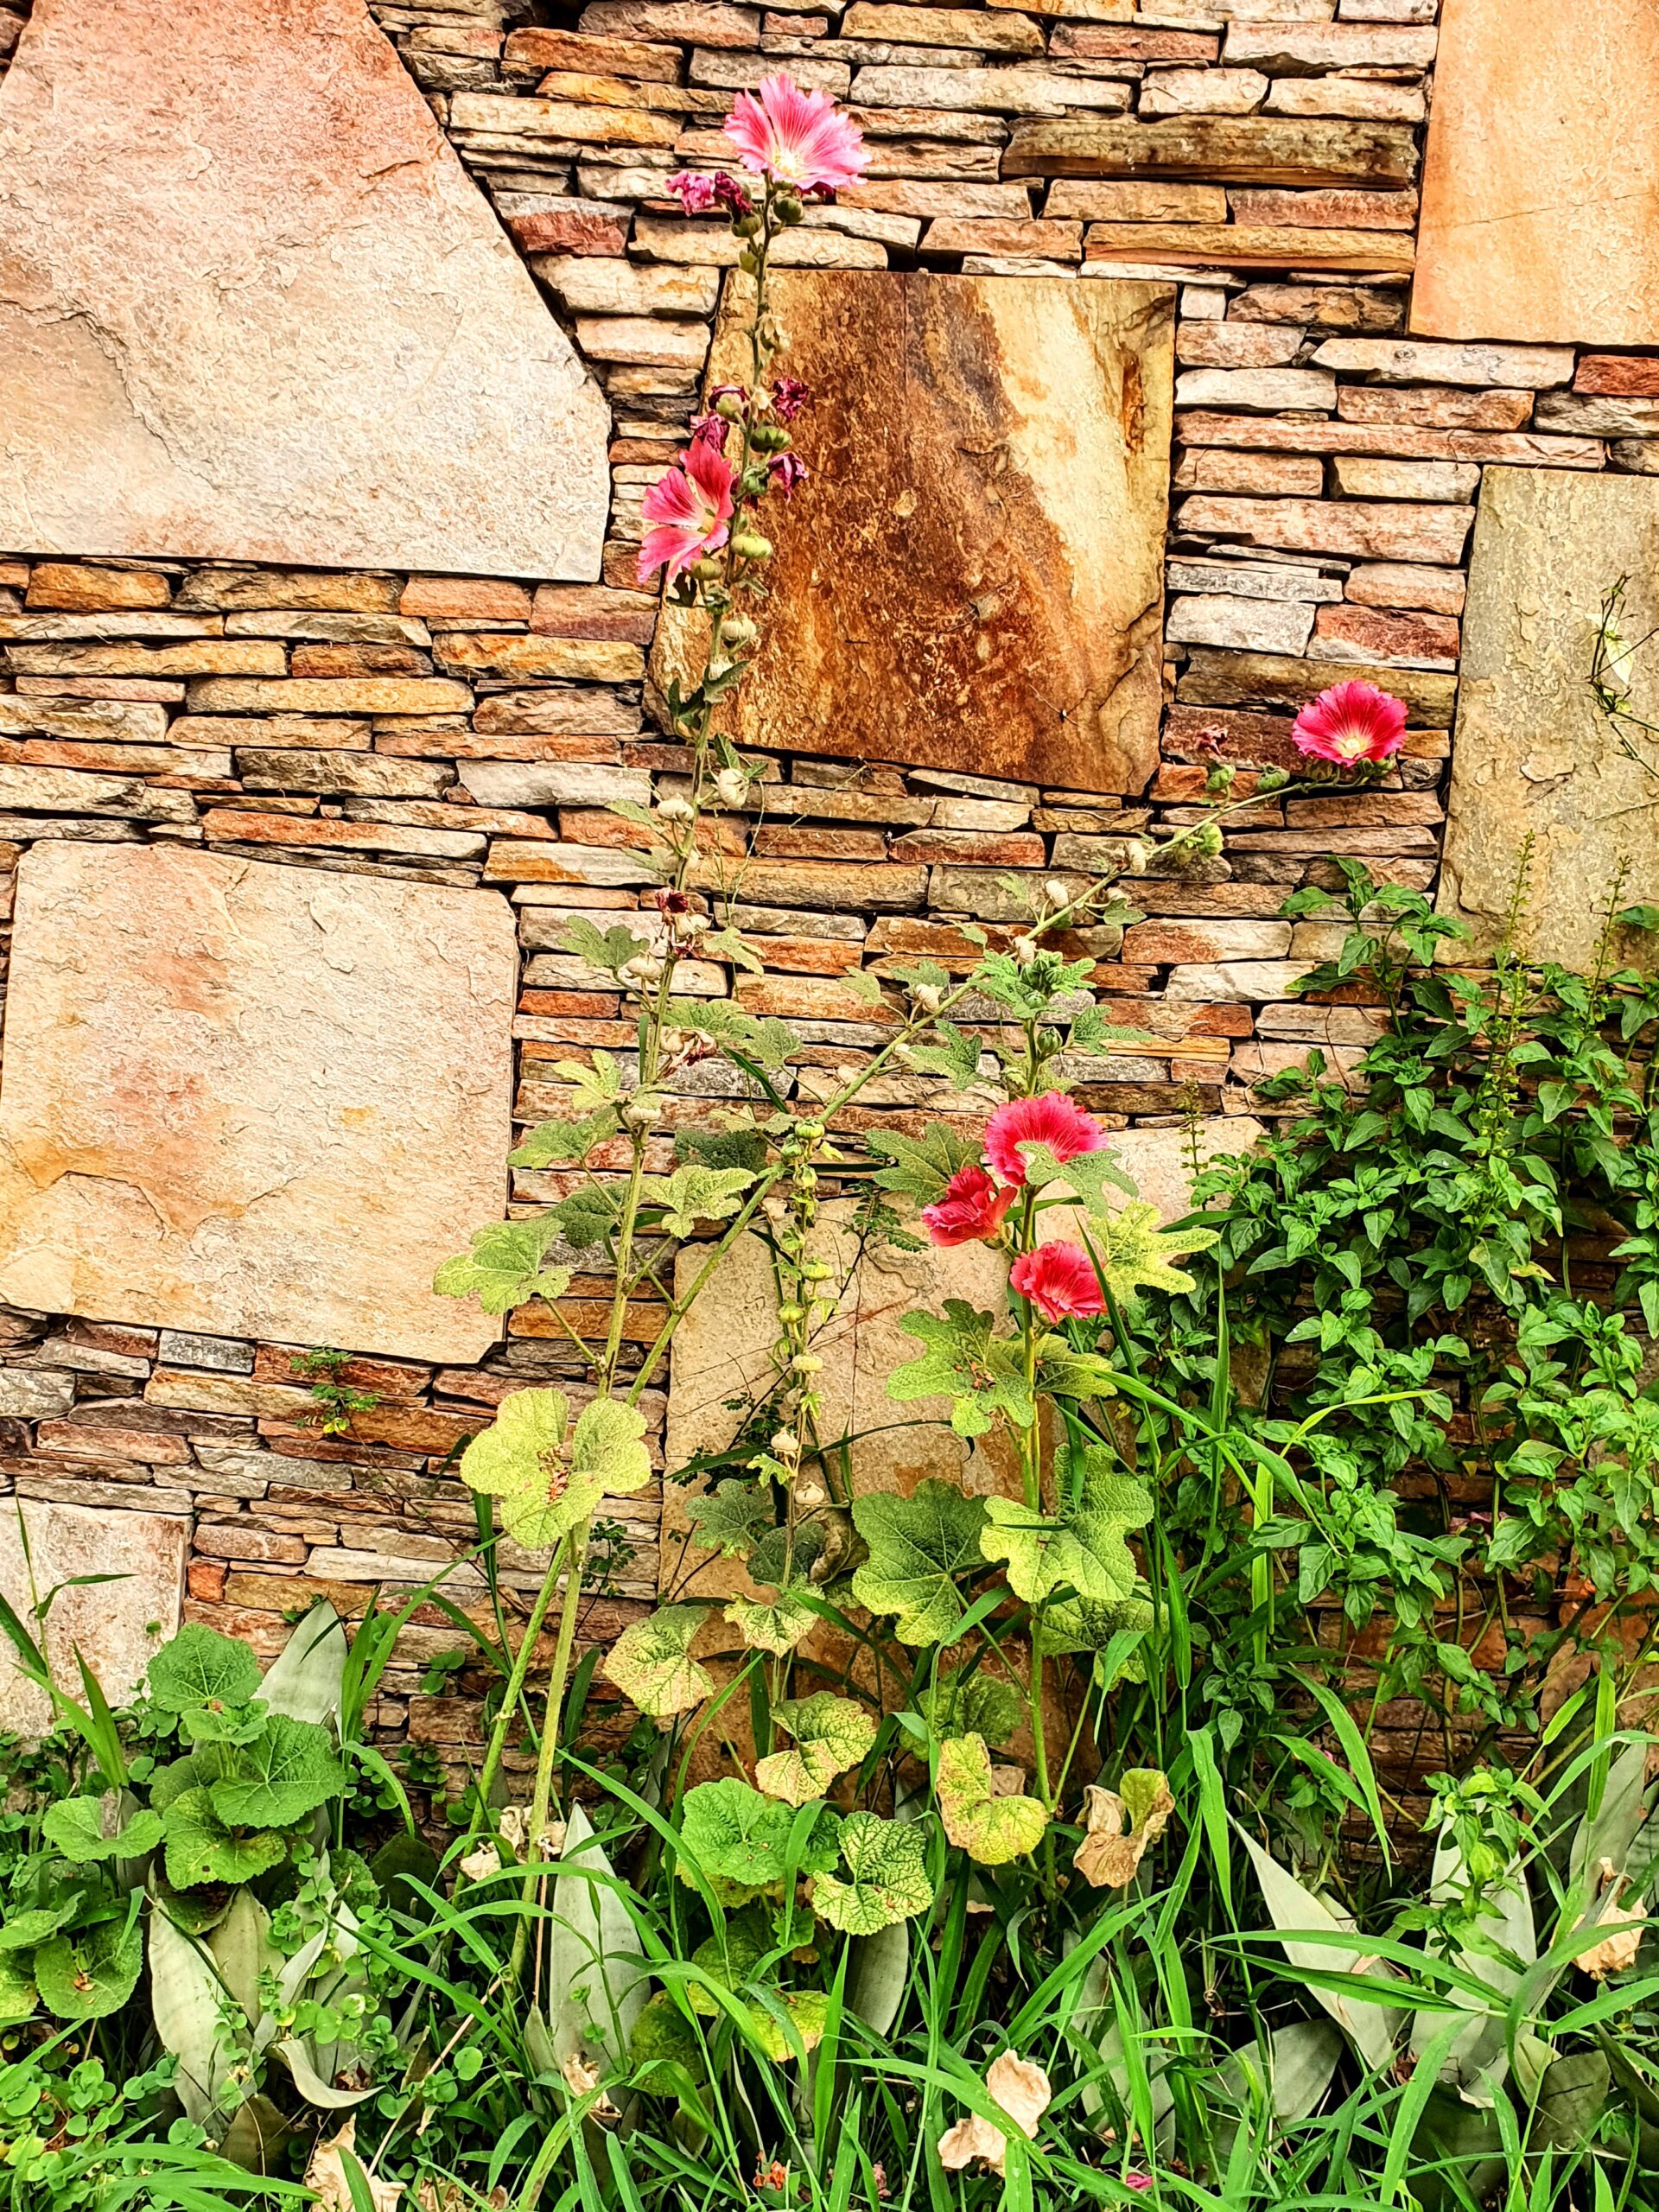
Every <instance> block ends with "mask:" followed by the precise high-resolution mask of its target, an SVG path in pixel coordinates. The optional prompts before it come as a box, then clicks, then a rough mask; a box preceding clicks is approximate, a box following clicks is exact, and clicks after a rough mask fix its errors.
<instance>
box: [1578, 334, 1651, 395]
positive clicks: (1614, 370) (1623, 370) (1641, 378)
mask: <svg viewBox="0 0 1659 2212" xmlns="http://www.w3.org/2000/svg"><path fill="white" fill-rule="evenodd" d="M1656 336H1659V333H1656ZM1573 391H1589V392H1596V393H1599V394H1604V395H1605V396H1607V397H1617V398H1624V397H1637V398H1642V399H1655V398H1659V357H1656V356H1655V355H1654V354H1651V353H1586V354H1585V356H1584V357H1583V359H1581V360H1580V363H1579V372H1578V374H1577V375H1576V376H1575V377H1574V378H1573Z"/></svg>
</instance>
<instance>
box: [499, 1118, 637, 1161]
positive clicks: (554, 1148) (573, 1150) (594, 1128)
mask: <svg viewBox="0 0 1659 2212" xmlns="http://www.w3.org/2000/svg"><path fill="white" fill-rule="evenodd" d="M621 1126H622V1117H621V1116H620V1114H619V1113H618V1112H617V1110H616V1109H615V1107H614V1106H601V1108H600V1109H598V1111H597V1112H596V1113H593V1114H584V1115H583V1116H582V1118H581V1120H580V1121H575V1122H571V1121H563V1120H554V1121H550V1122H538V1123H537V1126H536V1127H535V1128H533V1129H531V1131H530V1133H529V1134H528V1135H526V1136H525V1137H524V1141H523V1142H522V1143H520V1144H519V1145H518V1147H517V1148H516V1149H515V1150H513V1151H512V1152H510V1153H509V1154H507V1159H508V1160H509V1162H510V1163H511V1165H512V1166H514V1167H568V1166H573V1165H574V1164H575V1163H576V1162H577V1161H580V1160H586V1159H587V1157H588V1154H589V1153H590V1152H592V1151H593V1149H594V1146H595V1145H601V1144H603V1143H605V1142H606V1141H607V1139H608V1138H611V1137H613V1136H614V1135H616V1133H617V1131H618V1130H619V1129H620V1128H621Z"/></svg>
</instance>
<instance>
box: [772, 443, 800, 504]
mask: <svg viewBox="0 0 1659 2212" xmlns="http://www.w3.org/2000/svg"><path fill="white" fill-rule="evenodd" d="M769 467H770V469H771V474H772V484H773V486H774V487H775V488H776V489H777V490H778V491H779V492H781V493H783V495H784V497H785V499H788V497H789V496H790V494H791V492H793V490H794V489H795V486H797V485H798V484H804V482H805V481H806V478H807V474H808V472H807V466H806V463H805V462H804V461H803V460H802V459H801V456H800V455H799V454H798V453H775V454H773V455H772V460H771V462H770V464H769Z"/></svg>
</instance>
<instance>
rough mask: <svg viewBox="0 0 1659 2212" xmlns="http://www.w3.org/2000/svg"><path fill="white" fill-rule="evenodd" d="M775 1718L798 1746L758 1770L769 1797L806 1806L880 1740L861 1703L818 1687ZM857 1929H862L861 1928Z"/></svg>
mask: <svg viewBox="0 0 1659 2212" xmlns="http://www.w3.org/2000/svg"><path fill="white" fill-rule="evenodd" d="M772 1718H773V1719H775V1720H776V1721H777V1723H778V1726H779V1727H780V1728H781V1729H783V1731H784V1732H785V1734H786V1735H789V1736H792V1737H793V1738H794V1739H795V1746H794V1749H793V1750H792V1751H774V1752H772V1755H771V1757H770V1758H764V1759H762V1760H761V1761H760V1764H758V1765H757V1766H756V1768H755V1770H754V1778H755V1780H756V1782H757V1783H760V1788H761V1789H763V1790H764V1791H765V1792H766V1796H768V1797H781V1798H782V1799H783V1801H784V1802H785V1804H786V1805H804V1804H807V1803H809V1802H810V1800H811V1799H812V1798H814V1797H822V1796H823V1794H824V1792H825V1790H827V1789H829V1784H830V1783H832V1782H833V1781H834V1780H835V1778H836V1776H837V1775H838V1774H845V1773H846V1771H847V1770H848V1768H849V1767H853V1766H856V1765H857V1764H858V1763H859V1761H860V1760H861V1758H863V1757H864V1754H865V1753H866V1752H867V1751H868V1750H869V1748H870V1746H871V1745H872V1744H874V1741H875V1723H874V1720H873V1719H871V1718H870V1715H869V1714H868V1713H867V1712H866V1711H865V1710H864V1707H862V1706H861V1705H857V1704H855V1702H854V1701H853V1700H852V1699H851V1698H849V1697H836V1694H834V1692H833V1691H831V1690H817V1691H815V1692H814V1693H813V1694H812V1695H811V1696H810V1697H804V1698H798V1699H796V1700H791V1702H789V1703H787V1704H784V1705H780V1706H778V1707H775V1708H774V1710H773V1713H772ZM855 1932H857V1931H855Z"/></svg>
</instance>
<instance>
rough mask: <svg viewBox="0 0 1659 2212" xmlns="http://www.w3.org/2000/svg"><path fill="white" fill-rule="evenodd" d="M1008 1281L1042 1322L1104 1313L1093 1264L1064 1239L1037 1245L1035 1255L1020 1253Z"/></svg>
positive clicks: (1010, 1270) (1033, 1253) (1078, 1249)
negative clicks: (1080, 1314)
mask: <svg viewBox="0 0 1659 2212" xmlns="http://www.w3.org/2000/svg"><path fill="white" fill-rule="evenodd" d="M1008 1281H1010V1282H1011V1283H1012V1284H1013V1285H1014V1288H1015V1289H1016V1290H1017V1291H1018V1292H1019V1294H1020V1297H1021V1298H1028V1299H1029V1300H1031V1302H1032V1304H1033V1306H1035V1307H1036V1308H1037V1311H1038V1312H1039V1313H1040V1314H1041V1315H1042V1317H1043V1319H1044V1320H1045V1321H1064V1320H1065V1318H1066V1316H1067V1315H1068V1314H1071V1313H1104V1312H1105V1311H1106V1300H1104V1298H1103V1297H1102V1295H1101V1290H1100V1282H1099V1280H1098V1278H1097V1277H1096V1274H1095V1263H1094V1262H1093V1261H1092V1260H1091V1259H1090V1257H1089V1255H1088V1254H1087V1253H1086V1252H1085V1251H1084V1249H1083V1247H1082V1245H1081V1244H1069V1243H1067V1242H1066V1241H1065V1238H1064V1237H1056V1239H1055V1240H1054V1242H1053V1243H1052V1244H1039V1246H1038V1247H1037V1249H1036V1250H1035V1251H1034V1252H1022V1253H1021V1254H1020V1257H1019V1258H1018V1259H1017V1260H1016V1261H1015V1262H1014V1265H1013V1267H1012V1268H1009V1270H1008Z"/></svg>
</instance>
